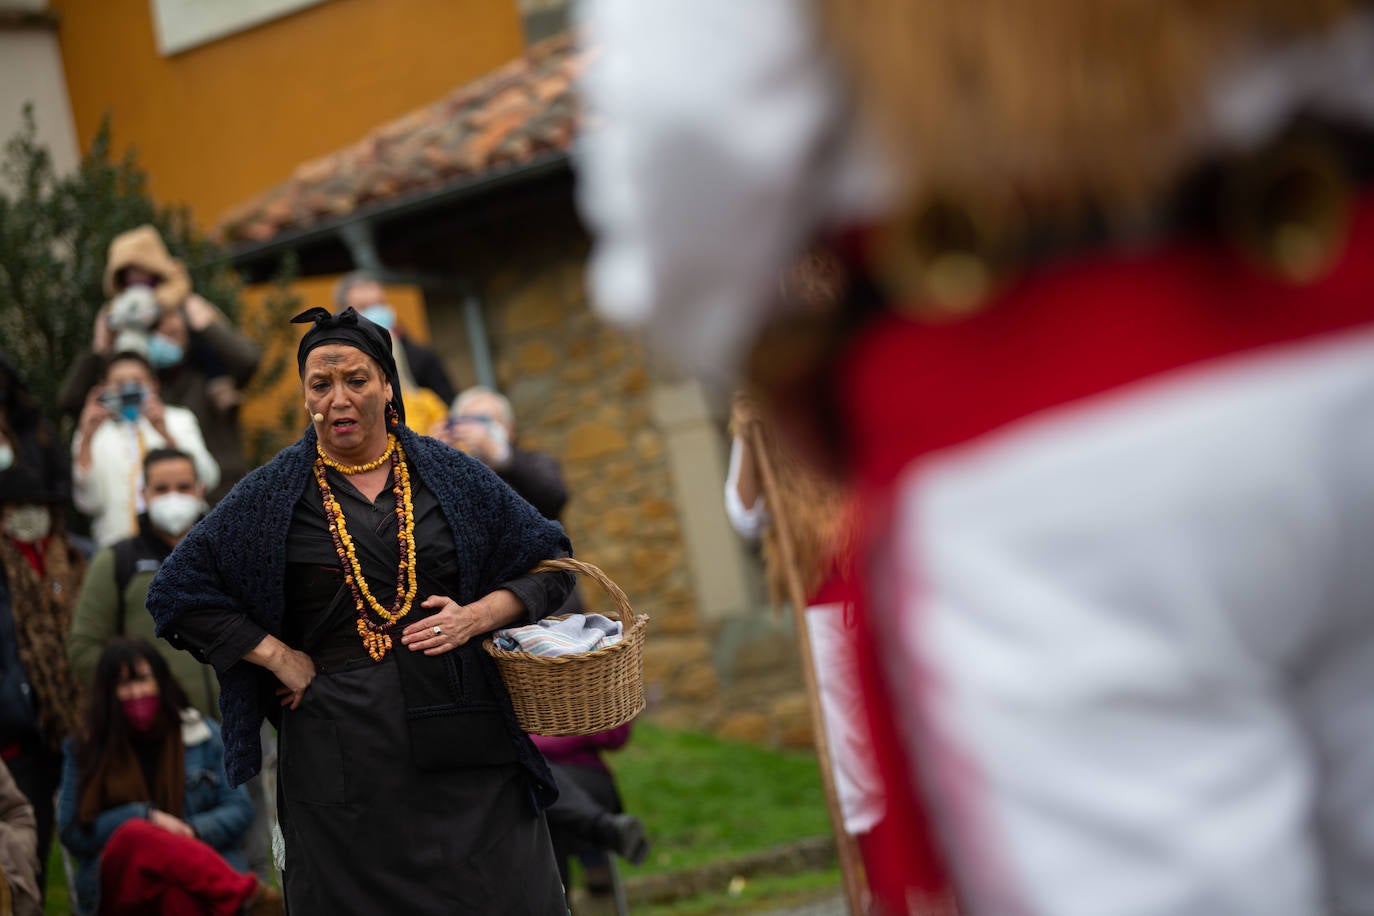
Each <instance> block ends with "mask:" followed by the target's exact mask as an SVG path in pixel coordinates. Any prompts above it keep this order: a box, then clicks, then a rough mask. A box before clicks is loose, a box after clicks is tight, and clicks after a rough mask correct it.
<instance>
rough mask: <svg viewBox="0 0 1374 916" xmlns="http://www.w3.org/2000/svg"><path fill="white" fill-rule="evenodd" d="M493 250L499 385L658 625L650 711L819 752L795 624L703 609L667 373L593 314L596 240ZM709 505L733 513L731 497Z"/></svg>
mask: <svg viewBox="0 0 1374 916" xmlns="http://www.w3.org/2000/svg"><path fill="white" fill-rule="evenodd" d="M489 245H490V247H487V248H485V249H483V250H482V252H481V255H480V256H474V254H473V252H472V251H471V250H469V251H468V252H467V254H468V255H469V256H470V257H473V262H474V264H478V263H480V264H481V269H482V274H481V276H482V278H483V282H482V286H481V289H482V295H483V299H484V303H485V314H486V316H487V323H488V334H489V337H490V343H491V349H492V352H493V356H494V359H495V366H496V375H497V381H498V383H499V385H500V386H501V388H502V390H503V391H504V392H505V393H506V394H507V395H508V396H509V397H510V399H511V401H512V404H513V406H514V409H515V414H516V418H517V421H518V434H519V438H520V441H521V443H522V444H523V445H524V446H525V447H528V448H534V449H539V450H542V451H547V452H550V453H552V454H554V455H555V456H557V457H558V458H559V460H560V461H561V462H562V466H563V473H564V476H565V478H566V480H567V483H568V488H569V491H570V493H571V500H570V502H569V505H568V508H567V509H566V510H565V512H564V514H563V521H564V524H565V525H566V527H567V529H568V533H569V536H570V537H571V538H572V541H573V545H574V548H575V551H576V553H577V556H578V557H579V558H580V559H583V560H586V561H588V562H590V563H593V564H595V565H597V566H599V567H601V568H602V569H603V570H605V572H606V573H607V574H608V575H610V577H611V578H612V579H614V580H615V581H616V582H617V583H618V584H619V585H620V586H621V587H622V588H623V589H624V590H625V592H626V594H627V595H628V597H629V599H630V601H631V602H632V604H633V605H634V607H635V609H636V610H637V611H638V612H640V613H647V614H648V615H649V616H650V618H651V623H650V629H649V639H648V642H647V646H646V655H645V678H646V682H647V687H648V692H649V704H650V706H649V713H648V714H649V715H650V716H652V717H653V718H654V719H655V720H656V721H659V722H662V723H664V724H668V725H671V726H677V727H688V728H700V729H706V730H711V731H715V732H718V733H721V734H723V735H728V736H730V737H735V738H740V739H744V740H750V741H754V742H758V743H764V744H773V745H789V746H808V745H809V743H810V727H809V720H808V717H807V710H806V703H805V699H804V695H803V694H802V693H801V680H800V673H799V668H798V666H797V663H796V650H795V643H794V640H793V634H792V630H791V627H790V622H789V621H788V620H787V619H786V618H785V617H783V618H780V619H779V618H775V617H774V615H771V614H769V613H767V612H761V613H748V614H742V615H739V616H738V617H736V618H732V619H726V620H719V621H712V622H706V621H704V619H703V616H702V615H701V614H700V613H699V609H698V608H697V606H696V597H695V595H694V593H693V586H692V576H691V572H690V570H689V568H688V562H689V560H688V557H687V555H686V550H685V548H684V538H683V532H682V529H681V525H682V524H683V521H682V517H681V514H680V512H679V507H678V505H677V503H676V501H675V493H674V486H673V479H672V476H671V470H670V465H669V461H668V456H667V455H666V444H665V437H664V435H663V434H662V432H661V431H660V429H659V428H658V427H657V426H656V424H655V420H654V415H653V398H652V395H653V389H654V386H655V384H656V380H655V377H654V371H653V368H652V366H651V363H650V361H649V360H648V359H647V357H646V354H645V353H644V351H643V348H642V347H641V346H640V345H639V344H638V343H637V342H636V341H634V340H632V339H630V338H629V337H627V336H626V335H625V334H623V333H620V332H619V331H617V330H615V329H612V328H610V327H608V326H606V325H604V324H603V323H601V322H600V321H599V320H598V319H597V318H596V317H595V316H594V315H593V314H592V313H591V311H590V310H589V308H588V304H587V300H586V296H585V293H584V264H585V258H586V240H585V237H584V236H583V235H582V234H581V233H580V232H577V231H575V230H572V229H569V228H568V227H566V226H564V227H561V229H560V228H559V227H550V226H548V225H547V224H546V225H545V226H543V227H542V229H541V230H540V231H539V232H538V233H537V234H529V233H526V234H524V235H522V237H521V239H520V242H519V244H518V245H516V246H512V247H506V246H504V245H502V244H500V243H490V242H489ZM440 324H442V322H440ZM440 343H442V341H440ZM466 381H470V379H467V380H465V382H466ZM720 447H721V449H722V451H723V450H724V449H725V448H726V447H727V443H726V440H725V436H724V429H723V425H722V431H721V442H720ZM701 498H703V499H714V500H716V501H717V502H719V500H720V490H719V489H716V490H715V491H714V493H705V494H702V496H701ZM722 511H723V510H722ZM742 549H744V548H742ZM582 590H583V597H584V599H585V601H586V603H587V605H588V607H589V608H590V609H593V610H596V609H599V608H600V607H604V605H605V599H604V596H603V595H602V593H601V592H600V590H599V589H598V588H597V587H596V586H595V584H594V583H591V582H590V581H585V580H584V583H583V585H582ZM757 591H758V593H759V594H760V595H761V593H762V589H761V588H759V589H758V590H757Z"/></svg>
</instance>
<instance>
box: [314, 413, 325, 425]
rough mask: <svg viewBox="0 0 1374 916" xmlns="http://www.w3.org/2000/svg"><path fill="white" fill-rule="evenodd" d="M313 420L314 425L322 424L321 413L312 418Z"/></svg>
mask: <svg viewBox="0 0 1374 916" xmlns="http://www.w3.org/2000/svg"><path fill="white" fill-rule="evenodd" d="M313 419H314V420H315V422H316V423H323V422H324V414H322V413H317V414H315V416H314V418H313Z"/></svg>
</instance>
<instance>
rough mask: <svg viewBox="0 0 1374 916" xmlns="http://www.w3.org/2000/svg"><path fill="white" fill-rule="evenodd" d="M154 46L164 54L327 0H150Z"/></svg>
mask: <svg viewBox="0 0 1374 916" xmlns="http://www.w3.org/2000/svg"><path fill="white" fill-rule="evenodd" d="M149 2H150V4H151V5H152V13H153V29H154V31H155V32H156V33H157V49H158V51H159V52H160V53H161V54H163V55H164V56H166V55H171V54H176V53H178V52H181V51H186V50H188V49H190V48H194V47H196V46H198V45H203V44H207V43H209V42H211V41H215V40H216V39H219V38H224V37H225V36H226V35H233V34H234V33H235V32H242V31H244V30H245V29H250V28H252V27H253V26H255V25H260V24H262V23H264V22H268V21H269V20H272V19H277V18H279V17H281V16H285V15H287V14H288V13H294V12H296V11H297V10H303V9H305V8H306V7H308V6H315V5H317V4H320V3H324V2H326V0H233V2H226V0H149Z"/></svg>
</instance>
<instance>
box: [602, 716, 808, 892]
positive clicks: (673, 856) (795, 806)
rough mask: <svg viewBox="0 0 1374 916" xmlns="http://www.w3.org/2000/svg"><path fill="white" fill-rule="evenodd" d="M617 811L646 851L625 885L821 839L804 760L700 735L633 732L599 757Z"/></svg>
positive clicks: (649, 728)
mask: <svg viewBox="0 0 1374 916" xmlns="http://www.w3.org/2000/svg"><path fill="white" fill-rule="evenodd" d="M606 759H607V761H608V762H609V763H610V765H611V767H612V769H614V771H615V774H616V780H617V782H618V783H619V785H620V792H621V795H622V796H623V798H624V801H625V810H626V811H629V812H630V813H631V814H634V815H637V816H638V817H640V818H641V819H642V820H643V821H644V823H645V826H646V827H647V828H648V832H649V838H650V840H651V842H652V843H653V851H652V852H651V853H650V855H649V861H647V862H645V863H644V864H643V865H640V866H626V868H625V869H624V874H625V875H626V877H632V876H634V875H636V874H644V873H648V872H663V871H676V870H677V869H681V868H690V867H692V866H694V865H699V864H701V863H703V862H711V861H716V860H719V859H725V858H730V857H733V856H736V855H740V854H742V853H747V852H756V851H759V850H763V849H768V848H770V847H773V846H777V845H780V844H783V843H788V842H791V841H794V840H800V839H805V838H807V837H816V836H824V835H826V834H828V833H829V832H830V821H829V816H828V815H827V812H826V808H825V796H824V794H823V793H822V790H821V781H820V773H819V772H818V771H817V769H816V759H815V757H814V756H813V755H811V754H807V753H800V752H796V751H773V750H766V749H764V748H759V747H754V746H753V745H748V744H741V743H738V742H733V741H721V740H719V739H717V738H713V737H711V736H709V735H702V734H695V733H691V732H678V731H669V730H667V729H663V728H659V727H657V726H655V725H652V724H649V723H642V724H639V725H636V726H635V730H634V734H633V735H632V737H631V738H630V743H629V744H628V745H626V746H625V748H624V749H623V750H620V751H616V752H614V753H611V754H608V755H606Z"/></svg>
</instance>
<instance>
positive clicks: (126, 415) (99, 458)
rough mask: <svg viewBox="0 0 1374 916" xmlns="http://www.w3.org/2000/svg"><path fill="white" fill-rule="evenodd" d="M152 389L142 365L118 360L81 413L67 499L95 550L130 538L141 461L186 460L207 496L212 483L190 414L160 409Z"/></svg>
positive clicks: (140, 506)
mask: <svg viewBox="0 0 1374 916" xmlns="http://www.w3.org/2000/svg"><path fill="white" fill-rule="evenodd" d="M159 387H160V386H159V384H158V381H157V377H156V376H155V375H154V374H153V369H152V366H150V365H149V364H148V361H147V360H145V359H144V358H142V357H141V356H139V355H137V354H135V353H120V354H117V355H116V356H115V357H114V358H113V359H111V360H110V362H109V365H108V368H107V369H106V371H105V378H104V382H103V383H102V384H101V385H99V386H97V387H95V388H93V389H91V392H90V394H89V395H88V396H87V398H86V406H85V407H84V408H82V411H81V418H80V420H79V421H78V423H77V430H76V435H75V436H74V437H73V438H72V458H73V460H72V484H73V488H72V497H73V501H74V502H75V503H76V507H77V508H78V509H80V510H81V511H82V512H84V513H86V514H87V515H89V516H91V535H92V537H94V539H95V541H96V544H97V545H98V546H100V547H108V546H110V545H111V544H114V543H115V542H117V541H121V540H123V539H124V538H127V537H131V536H133V535H134V534H136V533H137V532H138V530H139V526H138V516H139V513H141V512H143V511H144V509H145V508H146V504H145V503H144V492H145V490H144V483H145V482H144V480H143V460H144V457H145V456H146V455H147V454H148V453H149V452H151V451H152V450H154V449H158V448H175V449H179V450H180V451H182V452H185V453H186V454H187V455H190V456H191V460H192V461H193V462H194V463H195V466H196V476H197V477H198V479H199V480H200V482H201V484H203V485H204V486H205V488H206V489H207V490H211V489H213V488H214V487H215V486H216V485H217V484H218V483H219V480H220V472H219V465H218V464H217V463H216V461H215V459H214V458H213V457H211V455H210V452H209V450H208V449H207V448H206V445H205V440H204V439H203V438H202V437H201V430H200V424H199V423H198V422H197V420H196V416H195V414H194V413H192V412H191V411H190V410H187V409H186V408H183V407H172V406H168V405H166V404H164V403H163V401H162V398H161V397H160V395H159Z"/></svg>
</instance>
